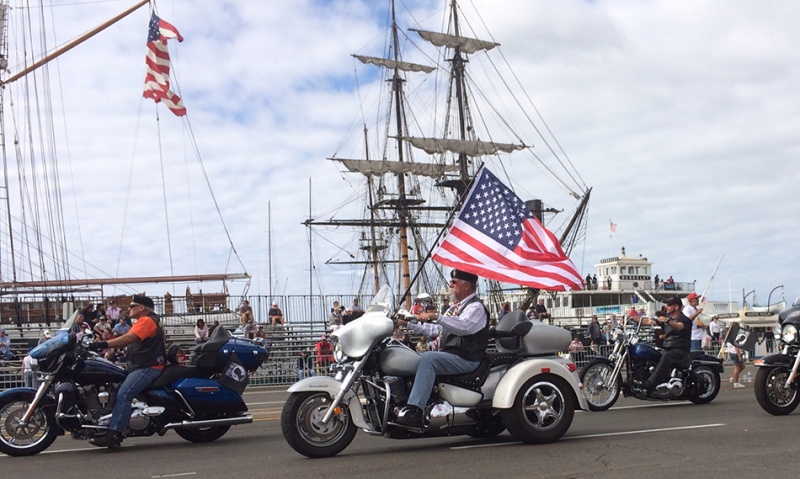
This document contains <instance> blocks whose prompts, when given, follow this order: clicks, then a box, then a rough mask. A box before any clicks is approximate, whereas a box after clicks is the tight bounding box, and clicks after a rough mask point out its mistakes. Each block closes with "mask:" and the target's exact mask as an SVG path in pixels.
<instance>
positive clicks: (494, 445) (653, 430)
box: [450, 423, 725, 450]
mask: <svg viewBox="0 0 800 479" xmlns="http://www.w3.org/2000/svg"><path fill="white" fill-rule="evenodd" d="M720 426H725V424H721V423H718V424H698V425H696V426H678V427H665V428H660V429H640V430H638V431H619V432H607V433H603V434H587V435H585V436H567V437H562V438H561V441H567V440H570V439H588V438H593V437H608V436H628V435H631V434H649V433H653V432H664V431H682V430H686V429H702V428H707V427H720ZM513 444H522V443H521V442H502V443H498V444H474V445H471V446H455V447H451V448H450V449H454V450H455V449H475V448H479V447H499V446H510V445H513Z"/></svg>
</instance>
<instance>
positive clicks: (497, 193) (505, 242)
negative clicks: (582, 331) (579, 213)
mask: <svg viewBox="0 0 800 479" xmlns="http://www.w3.org/2000/svg"><path fill="white" fill-rule="evenodd" d="M433 259H434V260H435V261H438V262H439V263H441V264H444V265H446V266H450V267H453V268H458V269H460V270H463V271H467V272H470V273H474V274H477V275H479V276H482V277H484V278H488V279H494V280H497V281H502V282H505V283H512V284H519V285H525V286H531V287H534V288H539V289H545V290H550V291H566V290H579V289H583V279H582V278H581V277H580V274H579V273H578V271H577V269H576V268H575V265H574V264H573V263H572V261H571V260H570V259H569V258H568V257H567V256H566V255H565V254H564V252H563V250H562V249H561V245H560V244H559V243H558V240H557V239H556V237H555V236H554V235H553V233H551V232H550V231H548V230H547V229H546V228H545V227H544V226H542V224H541V223H540V222H539V220H538V219H536V217H535V216H533V214H532V213H531V211H530V210H529V209H528V207H527V206H525V203H524V202H523V201H522V200H521V199H519V197H517V195H515V194H514V192H512V191H511V190H510V189H509V188H508V187H507V186H506V185H504V184H503V183H502V182H501V181H500V180H498V179H497V177H496V176H494V175H493V174H492V173H491V172H490V171H489V170H488V169H487V168H483V169H482V170H481V171H480V173H479V174H478V177H477V178H476V179H475V182H474V184H473V186H472V189H471V190H470V192H469V194H468V195H467V199H466V201H465V202H464V206H463V207H462V208H461V211H460V212H459V213H458V216H457V217H456V219H455V221H454V222H453V226H452V227H451V228H450V231H449V232H448V234H447V236H446V237H445V238H444V240H443V241H442V244H441V245H439V247H438V248H437V250H436V252H435V253H434V255H433Z"/></svg>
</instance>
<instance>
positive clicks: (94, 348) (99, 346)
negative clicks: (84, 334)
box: [89, 341, 108, 351]
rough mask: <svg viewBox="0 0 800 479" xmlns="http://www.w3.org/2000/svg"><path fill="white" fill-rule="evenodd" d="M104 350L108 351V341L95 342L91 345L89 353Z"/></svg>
mask: <svg viewBox="0 0 800 479" xmlns="http://www.w3.org/2000/svg"><path fill="white" fill-rule="evenodd" d="M102 349H108V342H107V341H95V342H93V343H89V351H100V350H102Z"/></svg>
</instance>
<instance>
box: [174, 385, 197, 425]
mask: <svg viewBox="0 0 800 479" xmlns="http://www.w3.org/2000/svg"><path fill="white" fill-rule="evenodd" d="M173 391H175V394H177V395H178V397H179V398H181V401H183V405H184V406H186V409H188V410H189V417H190V418H192V419H194V417H195V416H196V414H195V413H194V409H192V406H190V405H189V402H188V401H187V400H186V398H185V397H183V394H181V392H180V391H178V390H177V389H173Z"/></svg>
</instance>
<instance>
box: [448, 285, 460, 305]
mask: <svg viewBox="0 0 800 479" xmlns="http://www.w3.org/2000/svg"><path fill="white" fill-rule="evenodd" d="M450 302H451V303H457V302H458V297H457V296H456V289H455V288H450Z"/></svg>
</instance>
